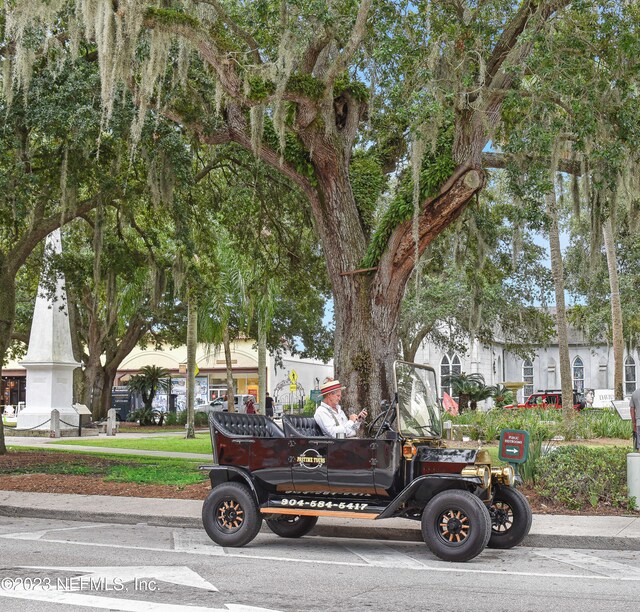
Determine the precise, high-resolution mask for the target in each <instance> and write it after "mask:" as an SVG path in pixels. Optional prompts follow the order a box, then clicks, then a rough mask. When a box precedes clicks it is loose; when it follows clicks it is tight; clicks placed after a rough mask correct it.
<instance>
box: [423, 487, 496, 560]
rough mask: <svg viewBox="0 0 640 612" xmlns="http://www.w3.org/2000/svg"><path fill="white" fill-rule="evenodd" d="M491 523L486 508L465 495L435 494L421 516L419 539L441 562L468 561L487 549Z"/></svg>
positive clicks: (466, 493)
mask: <svg viewBox="0 0 640 612" xmlns="http://www.w3.org/2000/svg"><path fill="white" fill-rule="evenodd" d="M490 535H491V519H490V517H489V512H488V510H487V508H486V506H485V505H484V504H483V503H482V502H481V501H480V500H479V499H478V498H477V497H476V496H475V495H473V494H472V493H470V492H469V491H462V490H452V491H443V492H442V493H438V495H436V496H435V497H434V498H433V499H432V500H431V501H430V502H429V503H428V504H427V506H426V507H425V509H424V512H423V513H422V537H423V539H424V541H425V543H426V545H427V546H428V547H429V549H430V550H431V552H432V553H433V554H434V555H436V557H439V558H440V559H443V560H444V561H469V559H473V558H474V557H476V556H477V555H479V554H480V553H481V552H482V551H483V550H484V549H485V547H486V546H487V542H488V541H489V536H490Z"/></svg>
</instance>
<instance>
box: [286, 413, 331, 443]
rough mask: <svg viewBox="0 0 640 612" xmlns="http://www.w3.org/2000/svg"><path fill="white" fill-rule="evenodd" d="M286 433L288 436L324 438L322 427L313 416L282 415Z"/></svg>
mask: <svg viewBox="0 0 640 612" xmlns="http://www.w3.org/2000/svg"><path fill="white" fill-rule="evenodd" d="M282 426H283V428H284V434H285V436H287V437H288V438H324V437H326V436H325V435H324V434H323V433H322V429H320V426H319V425H318V424H317V423H316V420H315V419H314V418H313V417H306V416H298V415H297V414H284V415H282Z"/></svg>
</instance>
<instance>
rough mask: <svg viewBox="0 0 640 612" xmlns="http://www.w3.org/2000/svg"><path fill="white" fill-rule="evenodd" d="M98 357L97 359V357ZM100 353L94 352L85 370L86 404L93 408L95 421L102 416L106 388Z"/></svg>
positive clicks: (92, 413)
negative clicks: (103, 395) (103, 394)
mask: <svg viewBox="0 0 640 612" xmlns="http://www.w3.org/2000/svg"><path fill="white" fill-rule="evenodd" d="M96 358H97V359H96ZM99 359H100V355H99V354H98V355H96V353H93V354H92V355H90V361H89V363H87V366H86V367H85V370H84V378H85V385H84V387H85V388H84V393H85V394H84V402H83V403H84V404H85V405H86V406H87V407H88V408H89V409H90V410H91V415H92V417H93V419H94V420H95V421H97V420H99V419H100V418H102V393H103V390H104V386H105V385H104V368H103V366H102V364H101V363H100V361H99Z"/></svg>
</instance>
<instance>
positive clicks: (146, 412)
mask: <svg viewBox="0 0 640 612" xmlns="http://www.w3.org/2000/svg"><path fill="white" fill-rule="evenodd" d="M127 386H128V387H129V389H130V390H131V391H133V392H134V393H139V394H140V396H141V398H142V401H143V403H144V408H143V409H142V410H143V412H142V413H141V415H140V416H138V417H137V418H134V419H130V420H139V419H144V423H143V422H142V421H141V422H140V425H151V422H152V421H153V408H152V404H153V400H154V398H155V396H156V393H157V392H158V391H165V392H166V391H167V390H168V388H169V370H166V369H165V368H161V367H159V366H144V367H143V368H142V369H141V370H140V374H136V375H135V376H132V377H131V378H130V379H129V382H128V383H127ZM136 412H137V411H136ZM132 414H133V413H132Z"/></svg>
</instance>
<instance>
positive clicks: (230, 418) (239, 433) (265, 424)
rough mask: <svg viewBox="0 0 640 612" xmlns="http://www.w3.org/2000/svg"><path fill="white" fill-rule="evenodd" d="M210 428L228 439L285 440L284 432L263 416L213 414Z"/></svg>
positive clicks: (237, 413) (236, 413) (238, 413)
mask: <svg viewBox="0 0 640 612" xmlns="http://www.w3.org/2000/svg"><path fill="white" fill-rule="evenodd" d="M209 427H211V428H212V430H213V429H215V430H217V431H219V432H220V433H221V434H222V435H224V436H227V437H228V438H284V433H283V432H282V430H281V429H280V428H279V427H278V426H277V425H276V424H275V423H274V422H273V421H272V420H271V419H268V418H267V417H266V416H264V415H262V414H243V413H240V412H211V413H209Z"/></svg>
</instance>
